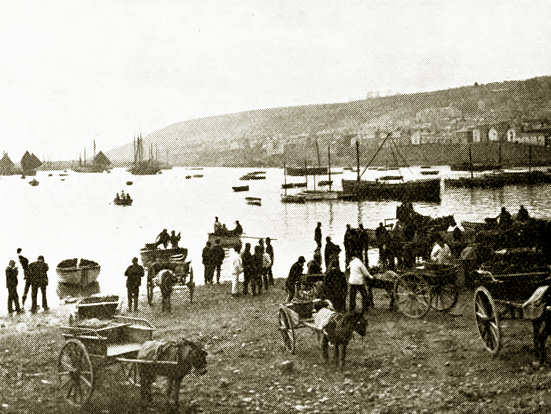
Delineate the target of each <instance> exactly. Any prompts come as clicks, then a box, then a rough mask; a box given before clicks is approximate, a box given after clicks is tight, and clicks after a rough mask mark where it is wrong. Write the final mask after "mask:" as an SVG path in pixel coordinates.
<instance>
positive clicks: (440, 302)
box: [431, 284, 459, 311]
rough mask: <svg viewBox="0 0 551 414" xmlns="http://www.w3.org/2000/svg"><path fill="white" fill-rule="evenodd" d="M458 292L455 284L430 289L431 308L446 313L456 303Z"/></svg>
mask: <svg viewBox="0 0 551 414" xmlns="http://www.w3.org/2000/svg"><path fill="white" fill-rule="evenodd" d="M458 297H459V290H458V289H457V286H456V285H455V284H453V285H449V284H448V285H441V286H435V287H433V288H432V292H431V306H432V307H433V308H434V309H436V310H438V311H447V310H450V309H451V308H453V306H454V305H455V304H456V303H457V298H458Z"/></svg>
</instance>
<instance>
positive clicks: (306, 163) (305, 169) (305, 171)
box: [304, 158, 308, 190]
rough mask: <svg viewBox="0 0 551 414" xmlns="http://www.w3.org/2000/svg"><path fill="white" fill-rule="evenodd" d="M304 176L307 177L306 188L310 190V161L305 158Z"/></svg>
mask: <svg viewBox="0 0 551 414" xmlns="http://www.w3.org/2000/svg"><path fill="white" fill-rule="evenodd" d="M304 176H305V178H306V189H307V190H308V161H307V160H306V158H305V159H304Z"/></svg>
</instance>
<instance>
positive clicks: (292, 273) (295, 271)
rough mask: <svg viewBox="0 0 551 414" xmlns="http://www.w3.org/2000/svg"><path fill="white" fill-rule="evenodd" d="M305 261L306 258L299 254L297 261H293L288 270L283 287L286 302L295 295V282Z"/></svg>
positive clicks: (300, 274)
mask: <svg viewBox="0 0 551 414" xmlns="http://www.w3.org/2000/svg"><path fill="white" fill-rule="evenodd" d="M305 261H306V259H305V258H304V256H300V257H299V258H298V260H297V262H296V263H294V264H293V265H292V266H291V269H290V270H289V277H287V281H286V282H285V287H286V288H287V293H288V296H287V302H291V301H292V300H293V298H294V297H295V290H296V286H297V282H298V281H299V280H300V277H301V276H302V271H303V268H304V262H305Z"/></svg>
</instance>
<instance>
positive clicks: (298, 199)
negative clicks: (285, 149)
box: [281, 161, 305, 203]
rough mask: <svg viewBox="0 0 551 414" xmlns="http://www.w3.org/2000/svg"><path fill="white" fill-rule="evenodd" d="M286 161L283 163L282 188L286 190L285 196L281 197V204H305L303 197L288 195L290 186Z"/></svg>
mask: <svg viewBox="0 0 551 414" xmlns="http://www.w3.org/2000/svg"><path fill="white" fill-rule="evenodd" d="M285 167H286V166H285V161H283V174H284V183H283V185H282V186H281V188H283V190H284V194H282V195H281V202H282V203H304V202H305V198H304V197H303V196H300V195H297V194H287V188H291V187H289V185H288V184H287V168H285Z"/></svg>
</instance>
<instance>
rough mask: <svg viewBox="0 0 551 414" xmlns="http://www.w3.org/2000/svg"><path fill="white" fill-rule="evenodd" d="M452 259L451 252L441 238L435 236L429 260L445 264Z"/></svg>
mask: <svg viewBox="0 0 551 414" xmlns="http://www.w3.org/2000/svg"><path fill="white" fill-rule="evenodd" d="M451 258H452V252H451V250H450V247H449V246H448V244H447V243H445V242H444V240H443V239H442V236H440V235H437V236H436V237H435V241H434V247H433V248H432V251H431V253H430V260H431V261H432V262H434V263H438V264H445V263H449V261H450V260H451Z"/></svg>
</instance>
